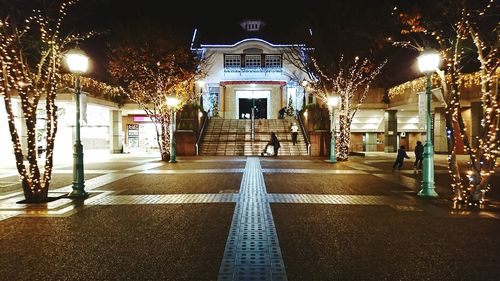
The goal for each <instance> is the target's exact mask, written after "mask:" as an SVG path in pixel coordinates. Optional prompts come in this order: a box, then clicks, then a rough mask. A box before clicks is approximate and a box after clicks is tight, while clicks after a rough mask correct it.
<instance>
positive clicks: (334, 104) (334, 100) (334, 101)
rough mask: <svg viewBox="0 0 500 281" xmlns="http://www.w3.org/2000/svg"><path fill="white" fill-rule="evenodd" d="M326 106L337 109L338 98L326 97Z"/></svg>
mask: <svg viewBox="0 0 500 281" xmlns="http://www.w3.org/2000/svg"><path fill="white" fill-rule="evenodd" d="M328 105H329V106H331V107H334V108H335V107H337V106H338V105H339V97H337V96H330V97H328Z"/></svg>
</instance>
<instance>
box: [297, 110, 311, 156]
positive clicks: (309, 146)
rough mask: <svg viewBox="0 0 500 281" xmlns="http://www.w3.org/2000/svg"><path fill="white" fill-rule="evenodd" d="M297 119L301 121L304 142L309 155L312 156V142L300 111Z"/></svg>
mask: <svg viewBox="0 0 500 281" xmlns="http://www.w3.org/2000/svg"><path fill="white" fill-rule="evenodd" d="M297 119H298V120H299V123H300V129H301V131H302V136H304V141H305V142H306V145H307V155H309V156H311V142H310V141H309V136H308V134H307V132H306V127H305V126H304V120H302V114H300V111H299V112H297Z"/></svg>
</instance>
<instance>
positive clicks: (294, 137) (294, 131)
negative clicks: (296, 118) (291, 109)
mask: <svg viewBox="0 0 500 281" xmlns="http://www.w3.org/2000/svg"><path fill="white" fill-rule="evenodd" d="M291 129H292V144H293V145H296V144H297V136H298V135H299V126H297V123H293V124H292V128H291Z"/></svg>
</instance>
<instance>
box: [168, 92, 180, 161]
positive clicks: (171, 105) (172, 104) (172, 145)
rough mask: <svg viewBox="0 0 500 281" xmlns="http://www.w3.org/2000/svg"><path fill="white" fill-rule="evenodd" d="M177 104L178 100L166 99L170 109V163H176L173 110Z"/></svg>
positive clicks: (173, 98)
mask: <svg viewBox="0 0 500 281" xmlns="http://www.w3.org/2000/svg"><path fill="white" fill-rule="evenodd" d="M178 104H179V99H178V98H176V97H167V106H168V108H169V109H170V161H169V162H170V163H177V161H176V160H175V108H176V107H177V105H178Z"/></svg>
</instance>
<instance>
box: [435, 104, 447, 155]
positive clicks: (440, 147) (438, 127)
mask: <svg viewBox="0 0 500 281" xmlns="http://www.w3.org/2000/svg"><path fill="white" fill-rule="evenodd" d="M447 151H448V140H447V138H446V116H445V109H444V107H436V108H435V109H434V153H447Z"/></svg>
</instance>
